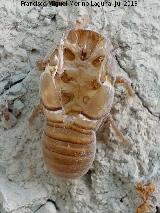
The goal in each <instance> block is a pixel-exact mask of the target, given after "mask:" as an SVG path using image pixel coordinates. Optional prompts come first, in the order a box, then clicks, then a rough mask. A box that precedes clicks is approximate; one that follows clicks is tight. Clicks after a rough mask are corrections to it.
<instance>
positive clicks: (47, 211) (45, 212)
mask: <svg viewBox="0 0 160 213" xmlns="http://www.w3.org/2000/svg"><path fill="white" fill-rule="evenodd" d="M56 212H57V211H56V208H55V206H54V204H53V203H51V202H47V203H46V204H45V205H43V206H42V207H41V208H40V209H39V210H38V211H36V213H56Z"/></svg>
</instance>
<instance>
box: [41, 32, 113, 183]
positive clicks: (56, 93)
mask: <svg viewBox="0 0 160 213" xmlns="http://www.w3.org/2000/svg"><path fill="white" fill-rule="evenodd" d="M105 42H106V41H105V39H104V37H103V36H101V35H100V34H98V33H96V32H93V31H90V30H81V29H78V30H71V31H70V32H69V34H68V36H67V38H66V39H65V40H64V44H63V52H62V54H59V52H58V48H57V49H56V51H55V52H54V53H52V54H51V55H50V58H48V59H47V60H48V61H49V62H48V65H46V67H45V71H44V72H43V73H42V74H41V78H40V97H41V100H42V103H43V109H44V113H45V115H46V120H47V122H46V125H45V126H44V134H43V137H42V146H43V156H44V161H45V164H46V165H47V167H48V168H49V170H50V171H51V172H52V173H53V174H55V175H57V176H60V177H63V178H70V179H73V178H77V177H80V176H82V175H84V174H85V173H86V172H87V171H88V169H89V168H90V167H91V165H92V163H93V160H94V157H95V152H96V135H95V131H96V127H97V123H98V122H99V119H101V118H103V116H104V115H106V114H107V113H109V112H110V109H111V106H112V102H113V96H114V89H113V86H112V84H111V83H110V81H108V80H107V79H106V78H105V71H106V66H105V64H106V63H107V55H106V49H105ZM55 55H56V60H55ZM55 62H57V66H56V65H55ZM59 62H60V63H61V65H60V66H59V64H58V63H59ZM52 68H53V69H52ZM56 69H57V70H56ZM55 71H56V73H55ZM66 117H67V118H68V117H69V118H70V119H71V121H70V122H67V121H66V120H65V119H66ZM72 118H74V119H73V120H72Z"/></svg>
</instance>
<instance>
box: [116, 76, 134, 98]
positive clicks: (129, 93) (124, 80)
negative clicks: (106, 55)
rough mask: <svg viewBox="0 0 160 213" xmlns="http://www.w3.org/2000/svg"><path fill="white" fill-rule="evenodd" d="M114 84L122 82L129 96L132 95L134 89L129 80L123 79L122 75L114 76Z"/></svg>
mask: <svg viewBox="0 0 160 213" xmlns="http://www.w3.org/2000/svg"><path fill="white" fill-rule="evenodd" d="M116 84H123V85H124V87H125V88H126V90H127V91H128V95H129V96H134V94H135V93H134V90H133V89H132V87H131V84H130V82H129V81H128V80H127V79H125V78H124V77H123V76H116V81H115V85H116Z"/></svg>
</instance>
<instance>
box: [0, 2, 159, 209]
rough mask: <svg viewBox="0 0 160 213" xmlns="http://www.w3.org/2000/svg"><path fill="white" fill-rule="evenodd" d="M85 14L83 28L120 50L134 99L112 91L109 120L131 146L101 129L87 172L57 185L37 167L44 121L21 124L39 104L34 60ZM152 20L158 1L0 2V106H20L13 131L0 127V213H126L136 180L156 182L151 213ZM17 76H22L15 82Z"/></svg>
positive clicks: (154, 129) (155, 80)
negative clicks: (86, 3) (116, 4)
mask: <svg viewBox="0 0 160 213" xmlns="http://www.w3.org/2000/svg"><path fill="white" fill-rule="evenodd" d="M112 2H114V1H112ZM87 13H89V15H90V17H91V18H92V20H91V22H90V24H89V26H88V27H89V29H92V30H96V31H98V32H100V33H102V34H104V35H108V36H109V37H110V39H111V40H112V41H113V43H114V44H118V45H119V47H120V51H117V54H116V59H117V62H118V64H119V65H117V71H120V72H121V73H122V74H124V75H126V76H128V77H129V78H130V80H131V81H132V83H133V88H134V89H135V92H136V94H135V97H134V99H133V101H132V103H131V104H129V105H127V103H126V101H125V100H124V99H125V96H126V95H125V94H126V92H125V90H124V89H122V88H121V87H117V88H116V97H115V109H116V112H117V113H116V114H115V116H114V117H115V121H116V123H117V125H118V127H119V129H121V130H122V132H123V133H124V135H125V136H126V137H127V139H128V140H129V142H130V143H132V144H133V147H132V149H130V148H129V147H127V146H126V145H124V144H123V143H121V142H120V141H119V140H118V139H117V138H116V137H115V136H114V134H112V133H111V134H110V136H109V137H108V128H107V126H104V128H103V131H102V130H101V131H100V132H99V133H98V134H97V136H98V137H97V142H98V143H97V153H96V158H95V161H94V163H93V167H92V169H91V170H90V171H89V173H88V174H87V175H85V176H84V177H82V178H80V179H79V180H76V181H68V182H63V181H60V180H59V179H57V178H56V177H53V176H51V175H50V174H49V173H48V172H47V171H46V168H45V167H44V165H43V160H42V154H41V145H40V138H41V135H42V125H43V122H42V121H43V118H42V117H40V118H39V124H38V126H29V125H28V118H29V116H30V114H31V111H32V109H33V107H34V106H35V105H36V104H37V103H38V102H39V98H38V95H39V92H38V82H39V74H38V73H37V72H36V69H35V62H36V60H37V59H39V58H41V57H43V56H44V55H45V54H46V53H47V52H48V51H49V50H50V49H51V48H53V47H55V46H56V45H57V43H58V42H59V41H60V39H61V37H62V35H63V34H64V33H65V31H66V30H67V29H69V28H70V26H71V23H72V22H74V20H75V19H76V18H79V17H80V16H81V15H84V14H87ZM159 16H160V2H159V0H154V1H151V0H148V1H139V2H138V6H136V7H123V6H122V7H120V8H114V7H100V8H98V7H92V8H91V7H86V8H85V7H74V6H72V7H58V8H55V7H51V8H48V7H43V8H41V7H21V6H20V1H18V0H17V1H12V0H9V1H5V0H1V1H0V22H1V24H0V32H1V33H0V88H1V87H2V86H1V85H4V86H5V90H4V89H3V88H1V92H2V94H1V96H0V103H1V102H4V100H7V101H8V102H9V104H10V105H11V108H13V104H14V101H15V100H19V99H20V101H21V102H22V103H23V104H24V106H25V107H24V108H23V113H22V115H21V116H20V117H18V119H17V125H16V126H15V127H13V128H11V129H8V130H4V128H0V175H1V178H0V212H2V213H11V212H12V213H33V212H36V211H41V208H42V209H43V208H47V207H46V206H42V207H41V205H42V204H45V203H46V201H47V200H48V199H50V200H53V201H55V203H56V204H57V206H58V208H59V211H60V212H63V213H64V212H65V213H80V212H83V213H93V212H98V213H111V212H113V213H121V212H123V213H133V212H135V209H136V207H137V206H138V204H140V199H139V197H138V196H137V194H136V191H135V184H136V183H137V182H138V181H141V180H143V181H153V182H154V183H155V185H156V189H157V190H156V192H155V193H154V194H153V196H152V198H151V204H152V210H151V212H153V213H155V212H156V206H159V203H160V146H159V141H160V120H159V116H160V71H159V67H160V58H159V55H160V39H159V35H160V25H159ZM119 66H120V67H121V68H120V67H119ZM20 73H22V75H23V74H24V75H23V77H24V79H23V78H20V79H19V77H18V75H19V74H20ZM21 77H22V76H21ZM15 78H17V79H19V80H20V81H21V80H22V81H21V82H19V80H18V81H17V80H15V81H14V82H15V85H13V86H11V87H10V86H9V85H8V82H11V80H12V81H13V79H15ZM16 81H17V82H19V83H16ZM0 119H1V118H0ZM102 141H104V142H106V143H102ZM47 205H48V204H47ZM53 208H54V207H53ZM45 211H47V210H45ZM57 212H58V210H57Z"/></svg>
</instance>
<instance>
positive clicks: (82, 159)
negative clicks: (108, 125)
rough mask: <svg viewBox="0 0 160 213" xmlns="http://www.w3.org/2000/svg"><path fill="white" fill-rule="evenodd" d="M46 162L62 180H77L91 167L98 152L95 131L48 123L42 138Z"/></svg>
mask: <svg viewBox="0 0 160 213" xmlns="http://www.w3.org/2000/svg"><path fill="white" fill-rule="evenodd" d="M42 144H43V145H42V147H43V156H44V161H45V164H46V166H47V167H48V169H49V170H50V171H51V172H52V173H53V174H55V175H56V176H61V177H62V178H69V179H73V178H77V177H80V176H82V175H84V174H85V173H86V172H87V171H88V169H89V168H90V167H91V165H92V163H93V160H94V157H95V150H96V136H95V132H94V131H93V130H86V129H83V128H81V127H80V126H77V125H75V124H74V125H73V124H72V125H67V126H66V125H65V124H64V123H54V122H52V121H48V122H47V123H46V125H45V127H44V133H43V137H42Z"/></svg>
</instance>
